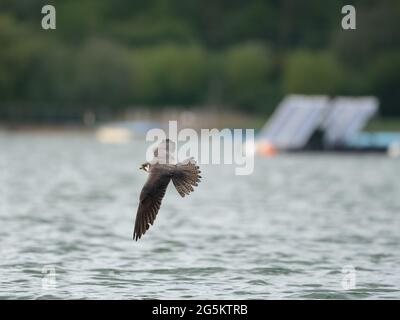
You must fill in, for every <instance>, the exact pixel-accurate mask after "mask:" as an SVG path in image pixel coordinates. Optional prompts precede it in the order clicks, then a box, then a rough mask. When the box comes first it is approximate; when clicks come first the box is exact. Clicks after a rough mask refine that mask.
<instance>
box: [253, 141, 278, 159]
mask: <svg viewBox="0 0 400 320" xmlns="http://www.w3.org/2000/svg"><path fill="white" fill-rule="evenodd" d="M277 151H278V150H277V149H276V148H275V146H274V145H273V144H272V143H270V142H268V141H265V140H264V141H258V142H257V143H256V153H257V154H259V155H261V156H273V155H274V154H276V153H277Z"/></svg>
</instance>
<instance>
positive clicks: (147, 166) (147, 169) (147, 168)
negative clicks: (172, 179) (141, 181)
mask: <svg viewBox="0 0 400 320" xmlns="http://www.w3.org/2000/svg"><path fill="white" fill-rule="evenodd" d="M139 169H142V170H144V171H146V172H149V169H150V164H149V163H148V162H146V163H143V164H142V165H141V166H140V167H139Z"/></svg>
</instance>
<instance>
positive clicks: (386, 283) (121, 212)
mask: <svg viewBox="0 0 400 320" xmlns="http://www.w3.org/2000/svg"><path fill="white" fill-rule="evenodd" d="M0 150H1V155H0V160H1V162H0V166H1V174H0V186H1V198H0V200H1V206H0V210H1V211H0V218H1V220H0V221H1V222H0V223H1V224H0V298H2V299H10V298H25V299H38V298H57V299H58V298H60V299H81V298H82V299H92V298H93V299H152V298H156V299H180V298H188V299H195V298H199V299H305V298H312V299H335V298H336V299H359V298H360V299H364V298H367V299H375V298H377V299H382V298H389V299H394V298H397V299H399V298H400V250H399V249H400V247H399V245H400V159H390V158H388V157H386V156H383V155H368V156H351V155H300V154H298V155H280V156H276V157H272V158H257V159H256V163H255V172H254V174H253V175H251V176H246V177H241V176H235V175H234V168H233V167H232V166H217V165H215V166H212V165H206V166H202V171H203V174H202V175H203V181H202V183H201V184H200V185H199V187H198V188H197V189H196V191H195V192H194V193H192V194H191V195H190V196H188V197H185V198H184V199H182V198H180V196H179V195H178V193H177V192H176V190H174V188H173V186H172V184H171V185H170V186H169V189H168V192H167V194H166V196H165V198H164V201H163V204H162V207H161V210H160V212H159V214H158V216H157V219H156V221H155V224H154V225H153V226H152V227H151V228H150V230H149V231H148V232H147V233H146V234H145V235H144V237H143V238H142V239H140V240H139V241H138V242H134V241H132V230H133V223H134V219H135V215H136V208H137V205H138V197H139V193H140V190H141V188H142V186H143V183H144V182H145V179H146V178H147V174H146V173H145V172H143V171H142V170H138V166H139V165H140V164H141V163H142V162H144V155H145V150H146V144H145V143H144V142H140V141H138V142H132V143H129V144H124V145H109V144H100V143H98V142H97V141H96V140H95V138H94V136H92V135H91V134H82V133H81V134H79V133H76V134H73V133H68V134H66V133H52V134H50V133H49V134H46V133H1V134H0Z"/></svg>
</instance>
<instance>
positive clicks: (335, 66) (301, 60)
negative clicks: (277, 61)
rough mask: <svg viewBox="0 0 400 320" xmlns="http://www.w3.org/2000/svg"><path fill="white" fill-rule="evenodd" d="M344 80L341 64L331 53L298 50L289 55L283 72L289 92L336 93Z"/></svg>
mask: <svg viewBox="0 0 400 320" xmlns="http://www.w3.org/2000/svg"><path fill="white" fill-rule="evenodd" d="M342 81H343V72H342V70H341V66H340V64H339V63H338V62H337V61H336V59H335V58H334V57H333V56H332V55H331V54H329V53H325V52H310V51H296V52H293V53H291V54H289V55H288V57H287V61H286V64H285V66H284V73H283V85H284V89H285V90H286V92H287V93H304V94H335V93H337V92H338V88H339V85H340V84H341V82H342Z"/></svg>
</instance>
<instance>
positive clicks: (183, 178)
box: [172, 158, 201, 197]
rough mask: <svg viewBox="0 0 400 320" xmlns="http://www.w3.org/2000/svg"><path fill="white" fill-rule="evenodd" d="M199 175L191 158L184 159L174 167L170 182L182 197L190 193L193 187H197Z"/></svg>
mask: <svg viewBox="0 0 400 320" xmlns="http://www.w3.org/2000/svg"><path fill="white" fill-rule="evenodd" d="M200 173H201V171H200V170H199V167H198V166H197V164H196V161H195V160H194V159H193V158H189V159H186V160H185V161H183V162H181V163H178V164H177V165H176V170H175V172H174V175H173V177H172V182H173V184H174V186H175V188H176V190H177V191H178V193H179V194H180V195H181V196H182V197H184V196H185V195H187V194H189V193H190V192H192V191H193V190H194V189H193V187H196V186H197V185H198V183H199V182H200V179H201V176H200Z"/></svg>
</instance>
